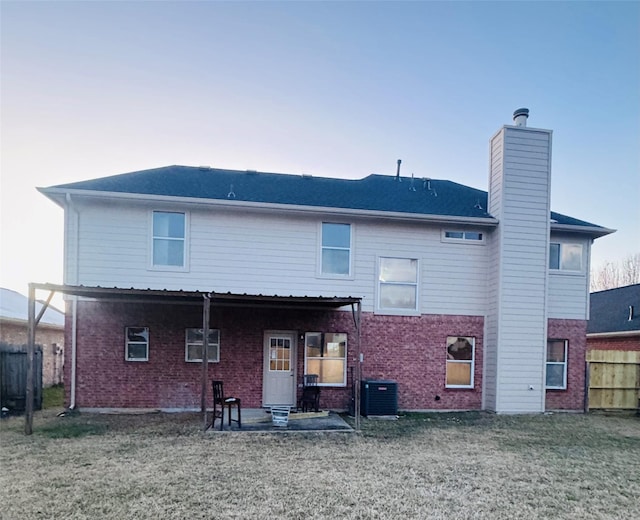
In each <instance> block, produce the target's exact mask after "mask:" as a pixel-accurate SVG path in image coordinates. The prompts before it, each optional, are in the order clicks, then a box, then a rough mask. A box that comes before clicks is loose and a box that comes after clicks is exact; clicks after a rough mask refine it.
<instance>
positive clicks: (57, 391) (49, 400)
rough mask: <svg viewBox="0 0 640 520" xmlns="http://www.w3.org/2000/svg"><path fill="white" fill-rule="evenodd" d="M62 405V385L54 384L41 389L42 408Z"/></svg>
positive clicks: (60, 406)
mask: <svg viewBox="0 0 640 520" xmlns="http://www.w3.org/2000/svg"><path fill="white" fill-rule="evenodd" d="M63 406H64V386H63V385H54V386H50V387H48V388H43V389H42V408H43V409H45V410H46V409H47V408H62V407H63Z"/></svg>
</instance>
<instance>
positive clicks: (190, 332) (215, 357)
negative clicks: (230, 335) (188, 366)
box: [184, 329, 220, 363]
mask: <svg viewBox="0 0 640 520" xmlns="http://www.w3.org/2000/svg"><path fill="white" fill-rule="evenodd" d="M203 331H204V329H187V331H186V347H185V354H184V360H185V361H187V362H195V361H200V362H202V343H203V341H204V332H203ZM208 353H209V355H208V356H207V360H208V361H209V363H217V362H219V361H220V331H219V330H214V329H209V350H208Z"/></svg>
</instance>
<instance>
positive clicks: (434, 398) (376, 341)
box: [362, 314, 484, 410]
mask: <svg viewBox="0 0 640 520" xmlns="http://www.w3.org/2000/svg"><path fill="white" fill-rule="evenodd" d="M483 328H484V319H483V318H482V317H480V316H446V315H422V316H415V317H414V316H376V315H372V314H365V315H363V320H362V345H363V348H362V351H363V353H364V363H363V367H362V373H363V377H364V378H365V379H391V380H396V381H398V407H399V408H400V409H401V410H473V409H480V408H481V406H482V346H483V343H482V342H483ZM447 336H473V337H475V338H476V339H475V370H474V388H473V389H459V388H455V389H453V388H450V389H448V388H446V381H445V374H446V360H447V351H446V346H447Z"/></svg>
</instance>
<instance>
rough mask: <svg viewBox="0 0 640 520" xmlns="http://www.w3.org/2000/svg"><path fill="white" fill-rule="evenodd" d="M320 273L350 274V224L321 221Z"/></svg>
mask: <svg viewBox="0 0 640 520" xmlns="http://www.w3.org/2000/svg"><path fill="white" fill-rule="evenodd" d="M321 262H322V268H321V273H322V274H328V275H340V276H349V275H350V274H351V224H334V223H331V222H323V223H322V260H321Z"/></svg>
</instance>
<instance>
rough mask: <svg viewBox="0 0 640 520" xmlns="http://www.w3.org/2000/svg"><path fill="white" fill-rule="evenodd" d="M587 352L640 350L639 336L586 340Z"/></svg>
mask: <svg viewBox="0 0 640 520" xmlns="http://www.w3.org/2000/svg"><path fill="white" fill-rule="evenodd" d="M587 350H589V351H591V350H627V351H628V350H632V351H639V350H640V334H638V335H636V336H624V337H619V338H604V337H599V338H587Z"/></svg>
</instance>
